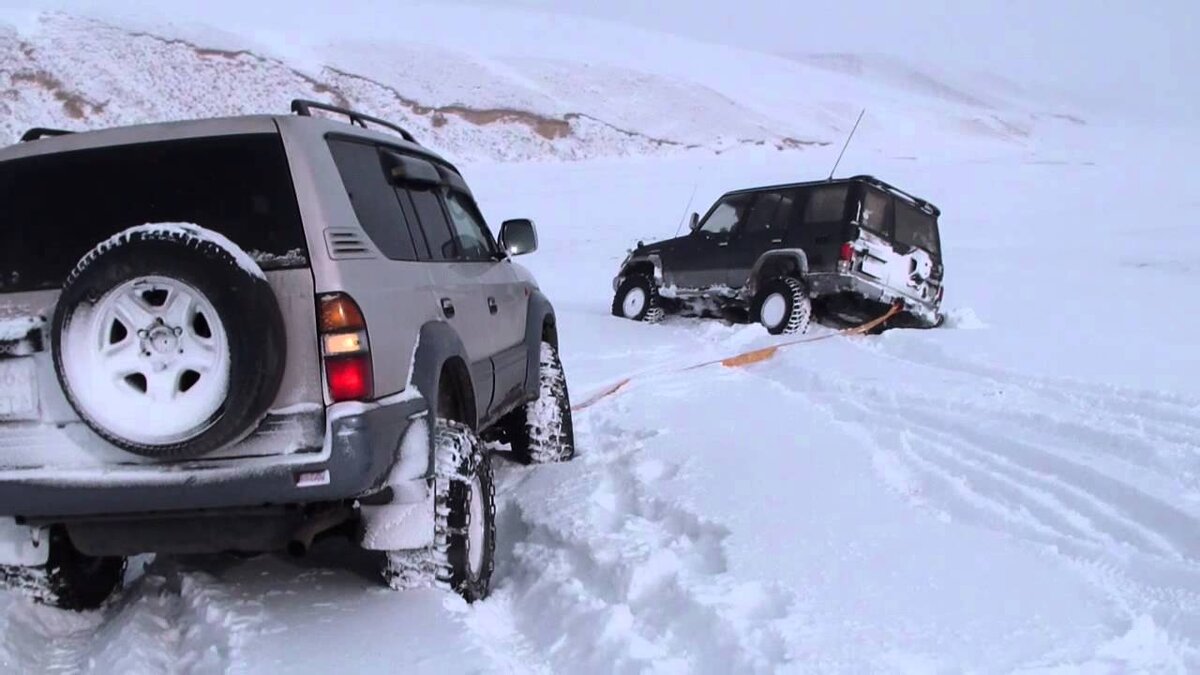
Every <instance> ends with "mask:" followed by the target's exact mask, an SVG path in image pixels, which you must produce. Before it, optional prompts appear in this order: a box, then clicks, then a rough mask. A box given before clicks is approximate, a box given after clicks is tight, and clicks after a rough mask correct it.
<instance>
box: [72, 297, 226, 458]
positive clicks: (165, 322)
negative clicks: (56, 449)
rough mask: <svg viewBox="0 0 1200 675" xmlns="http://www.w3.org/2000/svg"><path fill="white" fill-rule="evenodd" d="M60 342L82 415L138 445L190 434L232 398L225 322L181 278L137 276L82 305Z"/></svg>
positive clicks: (176, 439)
mask: <svg viewBox="0 0 1200 675" xmlns="http://www.w3.org/2000/svg"><path fill="white" fill-rule="evenodd" d="M62 341H63V344H62V350H61V351H62V362H63V374H64V376H65V379H66V380H67V384H68V386H69V387H70V389H71V394H72V396H73V398H74V400H75V402H76V404H77V405H78V406H79V408H80V410H79V412H80V414H82V415H84V416H85V417H87V418H89V419H90V420H91V421H92V422H93V423H95V424H96V425H97V426H99V427H101V428H103V429H104V430H106V431H108V432H109V433H111V434H113V435H114V436H118V437H120V438H123V439H125V440H128V441H130V442H133V443H138V444H142V445H166V444H170V443H178V442H180V441H184V440H187V439H189V438H193V437H194V436H195V435H196V434H198V433H200V432H202V431H204V430H205V429H207V428H208V427H209V426H210V425H211V424H212V422H213V418H214V416H215V415H216V413H217V412H218V411H219V410H220V409H221V406H222V405H223V404H224V403H225V399H226V397H227V395H228V391H229V381H230V372H229V369H230V357H229V341H228V336H227V335H226V332H225V326H224V325H223V324H222V323H221V320H220V318H219V317H218V316H217V312H216V309H214V308H213V306H212V303H210V302H209V301H208V298H206V297H204V294H203V293H201V292H200V291H198V290H196V289H195V288H194V287H192V286H191V285H189V284H186V283H184V282H182V281H179V280H178V279H170V278H167V277H158V276H146V277H138V278H136V279H133V280H131V281H127V282H125V283H123V284H121V285H120V286H117V287H116V288H114V289H112V290H111V291H109V292H108V293H106V294H105V295H104V296H103V297H101V298H100V300H99V301H97V302H96V303H95V304H94V305H91V306H88V305H80V306H79V307H78V309H76V311H75V314H74V315H73V316H72V317H71V318H70V319H69V322H68V323H67V325H66V327H65V329H64V330H63V335H62Z"/></svg>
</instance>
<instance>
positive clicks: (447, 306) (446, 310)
mask: <svg viewBox="0 0 1200 675" xmlns="http://www.w3.org/2000/svg"><path fill="white" fill-rule="evenodd" d="M442 314H445V315H446V318H447V319H453V318H454V303H453V302H450V298H442Z"/></svg>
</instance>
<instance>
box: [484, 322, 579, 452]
mask: <svg viewBox="0 0 1200 675" xmlns="http://www.w3.org/2000/svg"><path fill="white" fill-rule="evenodd" d="M540 353H541V357H540V362H539V364H538V397H537V398H536V399H534V400H532V401H530V402H529V403H526V404H525V405H523V406H521V407H520V408H517V409H516V410H514V411H512V412H511V413H509V414H508V415H506V416H505V417H504V419H503V420H502V421H501V423H500V428H501V431H502V433H503V440H505V441H508V444H509V447H511V448H512V457H513V459H515V460H517V461H518V462H521V463H522V464H548V463H551V462H565V461H568V460H570V459H571V458H572V457H574V456H575V428H574V424H573V422H572V419H571V395H570V393H569V392H568V391H567V376H566V374H565V373H564V372H563V366H562V361H561V360H559V358H558V350H557V349H555V348H554V345H552V344H550V343H549V342H543V343H542V345H541V352H540Z"/></svg>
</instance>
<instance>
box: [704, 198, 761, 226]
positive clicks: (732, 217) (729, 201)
mask: <svg viewBox="0 0 1200 675" xmlns="http://www.w3.org/2000/svg"><path fill="white" fill-rule="evenodd" d="M753 203H754V195H753V194H741V195H733V196H731V197H726V198H724V199H722V200H721V201H720V202H719V203H718V204H717V207H716V208H715V209H713V210H712V212H711V213H709V214H708V217H707V218H705V219H704V224H703V225H701V226H700V230H699V231H700V232H704V233H705V234H710V235H712V234H729V232H730V231H732V230H733V228H734V227H737V224H738V223H740V222H742V221H743V220H744V219H745V218H746V215H747V214H748V212H749V211H750V206H751V205H752V204H753Z"/></svg>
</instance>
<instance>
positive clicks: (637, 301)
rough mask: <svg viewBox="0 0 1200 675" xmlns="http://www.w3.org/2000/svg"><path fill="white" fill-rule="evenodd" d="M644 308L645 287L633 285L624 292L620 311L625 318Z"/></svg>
mask: <svg viewBox="0 0 1200 675" xmlns="http://www.w3.org/2000/svg"><path fill="white" fill-rule="evenodd" d="M645 308H646V289H644V288H638V287H634V288H631V289H629V292H628V293H626V294H625V299H624V300H622V301H621V311H622V312H624V313H625V318H626V319H632V318H634V317H636V316H637V315H638V314H641V313H642V310H643V309H645Z"/></svg>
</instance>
